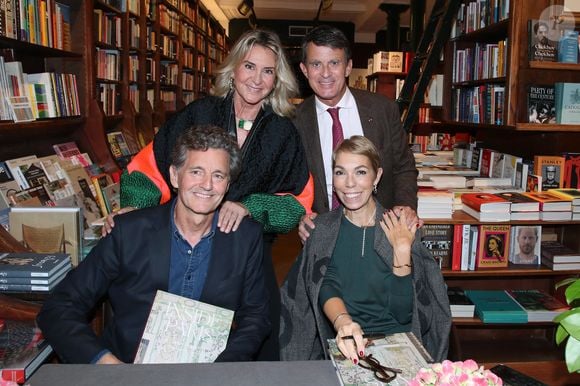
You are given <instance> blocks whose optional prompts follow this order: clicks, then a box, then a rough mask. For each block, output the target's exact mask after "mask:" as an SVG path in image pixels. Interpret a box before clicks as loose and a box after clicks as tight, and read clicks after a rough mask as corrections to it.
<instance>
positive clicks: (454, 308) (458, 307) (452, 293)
mask: <svg viewBox="0 0 580 386" xmlns="http://www.w3.org/2000/svg"><path fill="white" fill-rule="evenodd" d="M447 296H448V297H449V305H450V306H451V316H452V317H454V318H473V315H474V313H475V305H474V304H473V302H472V301H471V300H469V298H468V297H467V296H466V295H465V292H464V291H463V289H461V288H459V287H449V288H447Z"/></svg>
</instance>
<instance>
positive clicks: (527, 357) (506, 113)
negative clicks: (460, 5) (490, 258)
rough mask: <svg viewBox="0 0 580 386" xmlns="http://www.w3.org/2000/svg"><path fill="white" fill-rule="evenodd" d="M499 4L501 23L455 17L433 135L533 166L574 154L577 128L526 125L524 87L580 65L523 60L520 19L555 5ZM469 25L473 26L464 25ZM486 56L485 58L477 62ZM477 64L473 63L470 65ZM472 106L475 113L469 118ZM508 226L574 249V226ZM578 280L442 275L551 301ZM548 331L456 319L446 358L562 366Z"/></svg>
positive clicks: (539, 326) (574, 76)
mask: <svg viewBox="0 0 580 386" xmlns="http://www.w3.org/2000/svg"><path fill="white" fill-rule="evenodd" d="M470 3H476V2H475V1H471V0H465V1H464V4H465V8H468V5H469V4H470ZM502 3H505V4H506V8H505V11H507V12H505V13H504V15H503V16H501V15H502V13H501V12H499V11H498V12H497V13H496V18H495V20H494V19H492V17H493V15H494V13H493V10H491V9H488V12H487V13H485V12H484V14H487V15H488V16H489V18H487V19H485V20H483V21H481V20H478V19H477V17H472V16H469V17H468V16H467V14H466V13H464V14H463V15H462V16H459V17H458V23H457V25H456V27H455V30H456V32H455V35H452V38H451V39H450V41H449V42H448V43H447V45H446V48H445V53H444V55H445V60H444V75H445V77H444V96H443V106H444V107H443V116H442V121H443V123H442V124H441V125H437V130H438V131H447V132H450V133H454V132H460V131H466V132H469V133H470V134H471V135H472V136H473V137H474V138H475V139H476V140H478V141H483V143H484V145H485V147H489V148H492V149H495V150H498V151H500V152H505V153H509V154H514V155H518V156H521V157H523V158H524V159H533V156H534V155H538V154H543V155H559V154H560V153H562V152H565V151H578V149H579V148H580V126H573V125H556V124H532V123H527V122H528V107H527V93H528V87H529V86H530V85H534V84H542V85H546V84H548V85H549V84H553V83H555V82H579V81H580V71H579V70H580V65H577V64H563V63H554V62H536V61H529V60H528V20H529V19H538V18H539V16H540V14H541V12H542V11H543V10H544V9H546V8H548V7H549V6H550V5H553V4H554V3H562V2H559V1H555V2H554V1H549V0H546V1H538V2H536V3H535V6H534V7H529V5H528V4H527V2H526V1H525V0H509V1H499V2H498V4H499V5H500V6H501V4H502ZM470 20H473V21H471V22H470ZM470 23H471V24H475V26H473V25H472V26H470ZM461 31H462V32H461ZM488 52H489V53H488ZM486 55H491V56H488V58H487V59H485V58H486ZM480 57H481V58H482V60H481V61H479V60H477V59H474V58H480ZM462 58H465V60H461V59H462ZM468 58H471V61H470V60H468ZM484 60H485V62H487V63H489V64H490V67H489V68H488V69H485V71H484V69H482V68H481V63H482V62H483V61H484ZM492 64H493V66H492ZM492 67H493V68H492ZM494 92H495V97H496V98H495V100H499V101H501V102H497V103H495V105H492V104H491V103H489V102H490V101H491V99H490V96H491V95H494ZM500 92H501V95H498V93H500ZM486 100H487V101H486ZM478 106H481V108H479V110H478V111H477V113H476V111H475V110H476V109H477V108H478ZM477 115H479V119H478V118H477ZM424 129H427V128H424ZM428 222H429V223H437V224H478V222H477V220H475V219H473V218H471V217H469V216H468V215H466V214H465V213H463V212H461V211H458V212H456V213H454V215H453V218H452V219H451V220H429V221H428ZM486 224H488V223H486ZM504 224H505V223H504ZM509 224H510V225H542V226H543V227H550V228H552V229H553V230H555V232H556V233H557V234H558V238H559V240H560V241H561V242H563V243H564V244H565V245H567V246H569V247H571V248H573V249H575V250H580V240H579V239H580V237H579V236H580V224H579V223H578V222H572V221H568V222H542V221H532V222H530V221H527V222H526V221H512V222H510V223H509ZM578 273H580V272H577V271H552V270H550V269H548V268H546V267H543V266H542V267H534V268H521V267H520V266H514V265H511V264H510V266H509V267H508V268H506V269H493V270H492V269H489V270H479V271H451V270H444V271H443V275H444V278H445V281H446V283H447V284H448V285H449V286H460V287H462V288H464V289H540V290H544V291H546V292H548V293H552V294H554V291H555V288H554V285H555V283H557V282H558V281H560V280H561V279H562V278H564V277H567V276H570V275H576V274H578ZM554 332H555V326H554V324H553V323H527V324H525V325H522V324H483V323H482V322H481V321H480V320H479V319H478V318H456V319H454V323H453V327H452V339H451V346H450V355H451V357H452V358H454V359H466V358H474V359H476V360H477V361H478V362H479V361H482V362H486V361H490V360H493V361H510V360H511V361H538V360H553V359H559V360H562V359H563V352H564V349H563V347H558V346H556V344H555V341H554ZM500 347H501V349H500Z"/></svg>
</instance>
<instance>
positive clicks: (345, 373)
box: [327, 332, 433, 386]
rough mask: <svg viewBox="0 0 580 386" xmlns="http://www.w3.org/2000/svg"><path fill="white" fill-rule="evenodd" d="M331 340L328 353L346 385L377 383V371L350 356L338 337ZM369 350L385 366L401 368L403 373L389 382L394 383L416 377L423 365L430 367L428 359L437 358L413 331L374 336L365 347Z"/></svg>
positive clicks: (402, 385) (400, 382) (405, 383)
mask: <svg viewBox="0 0 580 386" xmlns="http://www.w3.org/2000/svg"><path fill="white" fill-rule="evenodd" d="M327 343H328V354H329V356H330V359H331V360H332V364H333V365H334V367H335V368H336V374H337V376H338V378H339V381H340V383H341V384H342V385H343V386H355V385H376V384H377V379H376V378H375V376H374V373H373V371H372V370H368V369H365V368H363V367H361V366H358V365H355V364H354V363H352V361H350V360H348V359H346V358H345V357H344V355H342V353H341V352H340V350H339V349H338V347H337V345H336V340H335V339H328V342H327ZM365 354H366V355H367V356H368V355H372V356H373V358H375V359H376V360H378V361H379V362H380V363H381V364H382V365H383V366H387V367H392V368H396V369H399V370H401V373H400V374H398V375H397V377H396V378H395V379H394V380H393V381H391V382H389V385H391V386H404V385H407V384H408V380H409V379H413V378H414V377H415V375H416V374H417V372H418V371H419V370H420V369H421V368H424V367H428V363H432V362H433V360H432V358H431V357H430V356H429V354H428V353H427V351H426V350H425V348H424V347H423V346H422V345H421V343H420V342H419V340H418V339H417V338H416V337H415V336H414V335H413V334H412V333H410V332H407V333H396V334H391V335H387V336H386V337H385V338H382V339H373V340H372V341H371V342H370V344H369V345H368V346H367V347H366V348H365ZM381 384H382V383H381Z"/></svg>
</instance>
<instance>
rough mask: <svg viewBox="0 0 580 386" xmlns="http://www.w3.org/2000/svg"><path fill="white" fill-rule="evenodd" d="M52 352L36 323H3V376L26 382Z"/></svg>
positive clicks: (0, 343)
mask: <svg viewBox="0 0 580 386" xmlns="http://www.w3.org/2000/svg"><path fill="white" fill-rule="evenodd" d="M51 353H52V348H51V347H50V345H49V344H48V342H47V341H46V340H44V338H43V337H42V334H41V332H40V330H39V329H38V328H37V327H36V324H35V323H34V321H33V320H29V321H22V320H9V319H4V320H0V376H1V378H2V380H3V381H13V382H18V383H24V382H26V381H27V380H28V378H29V377H30V376H31V375H32V373H33V372H34V371H36V369H38V368H39V367H40V366H41V365H42V364H43V363H44V361H45V360H46V358H48V356H49V355H50V354H51Z"/></svg>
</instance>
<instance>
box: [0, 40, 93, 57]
mask: <svg viewBox="0 0 580 386" xmlns="http://www.w3.org/2000/svg"><path fill="white" fill-rule="evenodd" d="M0 48H11V49H13V50H16V51H18V52H21V53H26V54H31V55H35V56H36V57H43V58H67V57H68V58H82V56H83V55H82V54H80V53H77V52H72V51H65V50H59V49H58V48H52V47H46V46H42V45H40V44H34V43H28V42H23V41H20V40H16V39H11V38H7V37H4V36H0Z"/></svg>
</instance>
